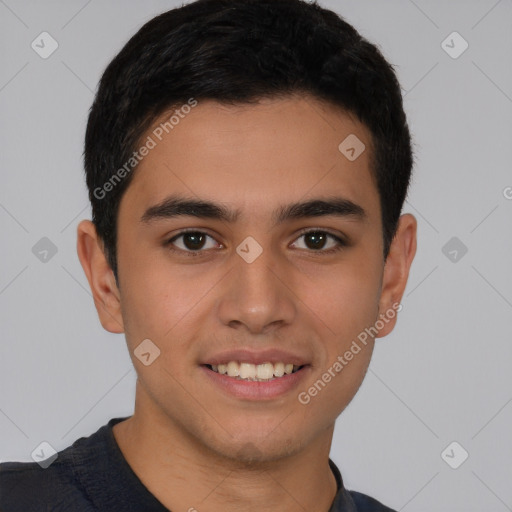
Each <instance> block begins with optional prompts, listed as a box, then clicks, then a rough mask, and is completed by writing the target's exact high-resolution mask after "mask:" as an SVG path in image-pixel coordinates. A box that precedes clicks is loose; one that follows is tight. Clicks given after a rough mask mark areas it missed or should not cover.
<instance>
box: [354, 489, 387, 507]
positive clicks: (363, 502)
mask: <svg viewBox="0 0 512 512" xmlns="http://www.w3.org/2000/svg"><path fill="white" fill-rule="evenodd" d="M349 494H350V497H351V498H352V500H353V501H354V504H355V506H356V510H357V512H396V511H395V510H393V509H392V508H389V507H386V506H385V505H383V504H382V503H381V502H380V501H377V500H376V499H374V498H371V497H370V496H367V495H366V494H361V493H360V492H355V491H349Z"/></svg>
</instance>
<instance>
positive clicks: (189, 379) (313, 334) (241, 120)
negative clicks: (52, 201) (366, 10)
mask: <svg viewBox="0 0 512 512" xmlns="http://www.w3.org/2000/svg"><path fill="white" fill-rule="evenodd" d="M167 118H168V115H163V116H162V118H161V119H159V120H157V122H156V123H155V126H157V125H158V123H159V122H161V121H162V120H165V119H167ZM150 134H151V129H150V130H148V133H147V134H145V135H144V136H143V137H142V138H141V140H144V139H145V138H146V136H147V135H150ZM349 134H355V135H356V136H357V137H358V138H359V139H360V140H361V141H363V142H364V144H365V145H366V150H365V151H364V152H363V153H362V154H361V155H360V156H359V158H357V159H356V160H355V161H353V162H351V161H349V160H348V159H347V158H345V156H344V155H343V154H342V153H340V151H339V150H338V146H339V144H340V143H341V141H343V140H344V139H345V138H346V137H347V136H348V135H349ZM370 151H371V137H370V133H369V131H368V130H367V128H366V127H365V126H364V125H362V124H361V123H360V122H358V121H357V120H355V119H354V118H352V117H351V116H349V115H347V114H345V113H343V112H341V111H340V110H339V109H337V108H334V107H333V106H332V105H329V104H325V103H323V102H320V101H318V100H316V99H313V98H311V97H299V96H290V97H287V98H285V99H272V100H268V99H267V100H261V101H260V103H259V104H258V105H237V106H225V105H221V104H219V103H217V102H213V101H202V102H199V105H198V106H197V107H195V108H194V109H193V110H192V112H191V113H190V114H188V115H187V116H186V118H184V119H182V120H181V122H180V124H179V125H177V126H176V127H175V128H174V129H173V131H172V132H170V133H169V134H168V135H166V136H165V137H164V138H163V139H162V141H161V142H159V143H158V145H157V146H156V147H155V148H154V149H152V150H151V151H150V152H149V154H148V155H147V156H146V157H145V158H144V159H143V160H142V161H141V163H140V164H139V166H138V167H137V170H136V172H135V175H134V178H133V181H132V183H131V184H130V185H129V187H128V189H127V190H126V192H125V194H124V196H123V198H122V200H121V204H120V209H119V216H118V245H117V257H118V266H119V287H118V286H117V285H116V281H115V279H114V276H113V273H112V271H111V269H110V268H109V266H108V263H107V261H106V259H105V256H104V254H103V251H102V244H101V241H99V240H98V237H97V235H96V231H95V229H94V226H93V224H92V223H91V222H90V221H82V222H81V223H80V225H79V227H78V254H79V258H80V261H81V263H82V266H83V268H84V271H85V273H86V275H87V278H88V280H89V284H90V287H91V290H92V293H93V296H94V300H95V304H96V307H97V310H98V315H99V318H100V321H101V323H102V325H103V327H104V328H105V329H106V330H107V331H110V332H114V333H125V336H126V340H127V344H128V348H129V351H130V355H131V357H132V360H133V364H134V366H135V369H136V371H137V375H138V379H137V386H136V400H135V412H134V415H133V416H132V417H130V418H129V419H128V420H125V421H123V422H121V423H119V424H117V425H116V426H115V427H114V435H115V438H116V440H117V442H118V444H119V446H120V448H121V451H122V452H123V454H124V456H125V457H126V459H127V461H128V463H129V464H130V466H131V467H132V469H133V470H134V472H135V473H136V474H137V475H138V477H139V478H140V479H141V481H142V482H143V483H144V485H145V486H146V487H147V488H148V489H149V491H150V492H151V493H152V494H153V495H154V496H155V497H156V498H157V499H158V500H159V501H161V503H162V504H163V505H164V506H166V507H167V508H169V509H171V510H189V509H191V508H192V507H194V508H195V509H197V510H198V511H199V512H203V511H218V510H223V511H232V510H233V511H234V510H237V512H240V510H260V511H270V510H275V509H276V506H277V504H279V509H280V510H283V511H303V510H309V511H319V512H320V511H323V512H325V511H328V510H329V508H330V506H331V503H332V500H333V499H334V496H335V494H336V483H335V479H334V476H333V474H332V472H331V470H330V468H329V466H328V457H329V452H330V447H331V441H332V435H333V430H334V424H335V420H336V418H337V417H338V415H339V414H340V413H341V412H342V411H343V410H344V409H345V407H346V406H347V405H348V403H349V402H350V401H351V399H352V398H353V397H354V395H355V394H356V392H357V390H358V388H359V386H360V385H361V382H362V380H363V378H364V375H365V373H366V370H367V368H368V365H369V362H370V358H371V354H372V351H373V345H374V339H370V340H369V341H368V343H367V345H366V346H363V345H362V350H361V351H360V352H359V353H358V354H357V355H355V356H354V358H353V359H352V360H351V361H350V362H349V363H348V364H347V365H346V366H345V367H344V368H343V371H341V372H340V373H339V374H337V375H336V377H335V378H333V379H332V380H331V382H330V383H328V384H327V385H326V386H325V388H323V389H322V390H321V391H320V392H319V393H318V394H317V395H316V396H315V397H314V398H312V399H311V401H310V402H309V403H308V404H307V405H304V404H302V403H300V402H299V400H298V399H297V395H298V393H299V392H301V391H305V390H306V391H307V389H308V388H309V387H310V386H311V385H312V384H313V383H314V382H315V381H317V380H318V379H319V378H321V376H322V374H323V373H324V372H325V371H326V370H327V369H328V368H329V367H331V366H332V365H333V363H334V362H335V361H336V360H337V357H338V356H339V355H343V354H344V353H345V352H346V351H347V350H348V349H349V347H350V345H351V343H352V341H353V340H354V339H356V338H357V336H358V334H360V333H361V332H362V331H364V329H365V328H366V327H369V326H373V325H374V324H375V322H376V321H377V320H378V319H379V315H383V314H385V312H386V311H389V310H390V309H392V308H393V304H395V305H396V303H399V302H400V300H401V297H402V295H403V292H404V289H405V286H406V282H407V278H408V274H409V268H410V265H411V263H412V260H413V258H414V255H415V251H416V220H415V218H414V217H413V216H412V215H410V214H405V215H402V216H401V218H400V222H399V227H398V232H397V235H396V237H395V238H394V240H393V243H392V246H391V249H390V253H389V256H388V258H387V260H386V262H384V260H383V251H382V247H383V239H382V224H381V218H380V202H379V196H378V193H377V188H376V183H375V180H374V178H373V176H372V174H371V172H370V167H369V157H370ZM176 194H178V195H181V196H184V197H187V198H192V199H203V200H209V201H213V202H215V203H221V204H222V205H224V206H226V207H229V208H230V209H233V210H236V209H239V210H240V216H239V218H238V219H237V220H236V222H226V221H221V220H216V219H201V218H196V217H192V216H187V217H183V216H182V217H176V218H159V219H153V220H152V221H150V222H143V221H141V217H142V216H143V214H144V212H146V211H147V209H148V208H150V207H152V206H154V205H157V204H159V203H161V202H162V201H163V200H164V199H165V198H166V197H168V196H169V195H176ZM333 196H337V197H338V196H342V197H344V198H346V199H349V200H351V201H352V202H354V203H356V204H357V205H359V206H361V207H362V208H363V209H364V211H365V213H366V216H365V218H364V219H360V218H356V217H353V216H348V217H341V216H334V215H330V216H322V217H308V218H301V219H293V220H288V221H286V222H284V223H282V224H279V225H274V224H273V222H272V212H273V211H274V210H275V209H276V208H278V207H280V206H283V205H284V206H286V205H288V204H291V203H294V202H299V201H301V202H303V201H306V200H309V199H317V198H330V197H333ZM186 228H194V229H197V230H198V231H202V232H204V233H206V234H208V235H210V236H211V237H212V238H208V237H207V238H206V240H205V245H204V248H203V249H201V250H202V255H201V256H199V257H192V256H189V255H187V253H186V252H185V251H186V250H187V248H188V251H189V253H190V252H192V251H191V249H190V247H192V248H193V247H194V246H193V245H191V244H190V240H189V239H186V238H183V237H181V238H178V239H177V240H175V242H174V247H175V248H176V250H177V252H172V251H171V250H170V248H169V245H166V241H168V240H169V239H171V238H172V237H174V236H176V235H177V234H179V232H180V231H181V230H183V229H186ZM304 228H314V229H311V230H312V231H314V230H317V231H321V230H323V231H327V232H328V233H329V234H334V235H337V236H341V237H345V239H347V240H348V241H349V244H348V245H347V246H345V247H341V250H340V251H337V252H334V253H331V254H327V253H325V254H322V251H325V250H327V249H330V248H333V247H336V246H337V243H336V242H335V240H334V239H331V238H330V237H328V238H327V239H326V241H325V245H323V246H322V245H321V244H320V248H315V246H314V245H312V244H311V240H310V238H308V237H307V236H304V235H301V233H300V231H301V230H302V229H304ZM247 236H251V237H253V238H254V239H255V240H256V241H257V242H258V243H259V244H260V246H261V247H262V249H263V252H262V254H261V255H260V256H259V257H258V258H257V259H256V260H255V261H254V262H252V263H250V264H249V263H247V262H246V261H245V260H244V259H242V258H241V257H240V256H239V255H238V254H237V252H236V247H237V246H238V245H239V244H240V243H241V242H242V241H243V240H244V239H245V238H246V237H247ZM187 242H188V245H185V244H186V243H187ZM180 249H181V252H180ZM395 321H396V317H395V318H393V319H391V320H390V321H388V322H387V323H385V325H384V327H383V328H382V329H381V330H380V332H379V334H378V336H377V337H383V336H386V335H387V334H389V333H390V332H391V331H392V329H393V327H394V325H395ZM147 338H149V339H151V340H152V341H153V342H154V343H155V344H156V345H157V346H158V348H159V349H160V351H161V353H160V356H159V357H158V358H157V359H156V360H155V361H154V362H153V363H152V364H151V365H149V366H144V365H143V364H142V363H141V362H140V361H139V360H138V359H137V358H136V357H134V350H135V348H136V347H137V346H138V345H139V344H140V343H141V341H142V340H144V339H147ZM238 347H249V348H252V349H255V350H257V349H266V348H273V347H281V348H284V349H287V350H290V351H292V352H293V351H296V352H299V353H300V354H302V355H306V356H307V357H308V358H309V362H310V368H308V370H307V371H308V374H307V375H306V376H305V377H304V378H303V382H301V384H300V386H299V387H298V388H297V389H294V390H293V391H291V392H289V393H287V394H285V395H284V396H281V397H279V398H276V399H272V400H262V401H249V400H244V399H239V398H234V397H231V396H228V395H226V394H225V393H222V392H220V391H219V389H218V388H217V387H216V386H214V385H213V384H212V383H211V382H210V380H209V379H208V378H206V377H205V375H204V371H203V370H202V369H201V368H200V366H199V364H200V362H201V361H203V360H204V357H205V356H211V355H213V354H215V353H218V352H220V351H223V350H227V349H232V348H238Z"/></svg>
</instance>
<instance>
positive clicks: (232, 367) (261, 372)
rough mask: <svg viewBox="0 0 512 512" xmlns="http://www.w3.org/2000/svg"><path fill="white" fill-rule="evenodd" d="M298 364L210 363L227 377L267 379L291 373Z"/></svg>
mask: <svg viewBox="0 0 512 512" xmlns="http://www.w3.org/2000/svg"><path fill="white" fill-rule="evenodd" d="M298 368H299V367H298V366H294V365H293V364H292V363H275V364H272V363H263V364H258V365H256V364H252V363H239V362H238V361H229V363H226V364H219V365H212V370H213V371H215V372H218V373H221V374H225V375H228V376H229V377H239V378H241V379H262V380H269V379H272V378H273V377H282V376H283V375H284V374H289V373H293V372H294V371H296V370H298Z"/></svg>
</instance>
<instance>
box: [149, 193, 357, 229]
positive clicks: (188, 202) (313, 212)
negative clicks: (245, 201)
mask: <svg viewBox="0 0 512 512" xmlns="http://www.w3.org/2000/svg"><path fill="white" fill-rule="evenodd" d="M240 215H241V210H230V209H229V208H227V207H226V206H224V205H222V204H219V203H214V202H211V201H206V200H195V199H187V198H184V197H179V196H170V197H168V198H166V199H165V200H164V201H162V202H161V203H159V204H157V205H155V206H151V207H150V208H148V209H147V210H146V211H145V212H144V214H143V215H142V217H141V219H140V220H141V221H142V222H144V223H150V222H152V221H156V220H161V219H171V218H176V217H182V216H184V217H197V218H200V219H214V220H220V221H224V222H228V223H234V222H236V221H237V220H238V219H239V218H240ZM331 215H332V216H336V217H344V218H350V219H353V220H360V221H363V220H366V219H367V213H366V211H365V210H364V209H363V207H362V206H360V205H358V204H356V203H354V202H353V201H351V200H349V199H346V198H343V197H332V198H327V199H311V200H309V201H305V202H296V203H292V204H289V205H285V206H280V207H278V208H277V209H276V210H275V211H274V212H273V214H272V220H273V222H274V225H278V224H282V223H284V222H286V221H289V220H295V219H304V218H308V217H326V216H331Z"/></svg>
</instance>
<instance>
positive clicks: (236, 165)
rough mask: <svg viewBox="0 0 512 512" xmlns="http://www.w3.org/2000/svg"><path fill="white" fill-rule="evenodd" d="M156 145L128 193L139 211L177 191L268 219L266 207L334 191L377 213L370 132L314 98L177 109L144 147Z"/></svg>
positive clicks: (147, 136)
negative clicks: (239, 207)
mask: <svg viewBox="0 0 512 512" xmlns="http://www.w3.org/2000/svg"><path fill="white" fill-rule="evenodd" d="M176 110H178V111H179V112H178V113H176ZM185 112H186V113H185ZM178 114H179V115H178ZM173 116H174V118H173V119H172V120H171V117H173ZM171 121H172V122H171ZM149 140H151V141H152V142H151V143H150V144H149V145H151V146H152V149H151V150H150V151H149V152H147V154H146V156H144V157H143V158H141V160H140V163H139V164H138V166H137V168H136V172H135V175H134V177H133V180H132V182H131V184H130V186H129V187H128V189H127V191H126V193H125V196H128V198H130V201H136V202H137V203H140V208H147V207H148V206H150V205H151V204H157V203H159V202H161V201H162V200H164V199H165V197H166V196H168V195H169V194H171V193H172V194H182V195H186V196H196V197H199V198H205V199H211V200H217V201H222V202H224V203H231V204H233V205H235V204H236V205H242V204H243V205H246V206H247V207H251V206H254V207H255V208H256V207H257V205H260V207H259V211H261V212H262V214H263V209H262V208H261V205H263V204H269V207H270V206H272V204H282V203H283V201H284V200H285V199H286V200H288V199H289V200H290V201H297V200H299V199H303V198H307V196H308V195H311V196H318V195H326V194H333V193H337V194H341V195H343V196H345V197H347V198H348V199H350V200H352V201H354V202H356V203H365V205H366V207H365V209H367V210H370V211H371V209H372V207H376V208H378V194H377V188H376V186H375V183H374V179H373V175H372V173H371V171H370V157H371V151H372V149H371V135H370V132H369V130H368V129H367V128H366V127H365V126H364V125H363V124H362V123H360V122H359V121H357V120H356V119H354V118H353V117H352V116H350V115H349V114H347V113H344V112H343V111H342V110H341V109H339V108H336V107H335V106H333V105H331V104H328V103H324V102H320V101H318V100H316V99H314V98H311V97H288V98H285V99H265V100H260V103H258V104H256V105H253V104H243V105H225V104H220V103H218V102H215V101H211V100H207V101H199V102H198V104H197V106H195V107H194V108H192V109H183V110H180V108H179V107H175V108H174V109H173V110H172V111H170V112H166V113H164V114H163V115H161V116H160V117H159V118H158V119H157V120H156V121H155V122H154V123H153V125H152V126H151V128H149V129H148V130H147V132H146V133H145V134H144V135H143V137H142V138H141V144H144V143H146V142H148V141H149ZM352 149H353V151H352ZM347 150H348V152H347ZM359 153H360V154H359ZM354 154H355V156H357V158H355V159H354V158H353V156H354ZM122 202H126V201H125V198H123V201H122ZM372 205H373V206H372ZM253 210H254V209H253Z"/></svg>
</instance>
